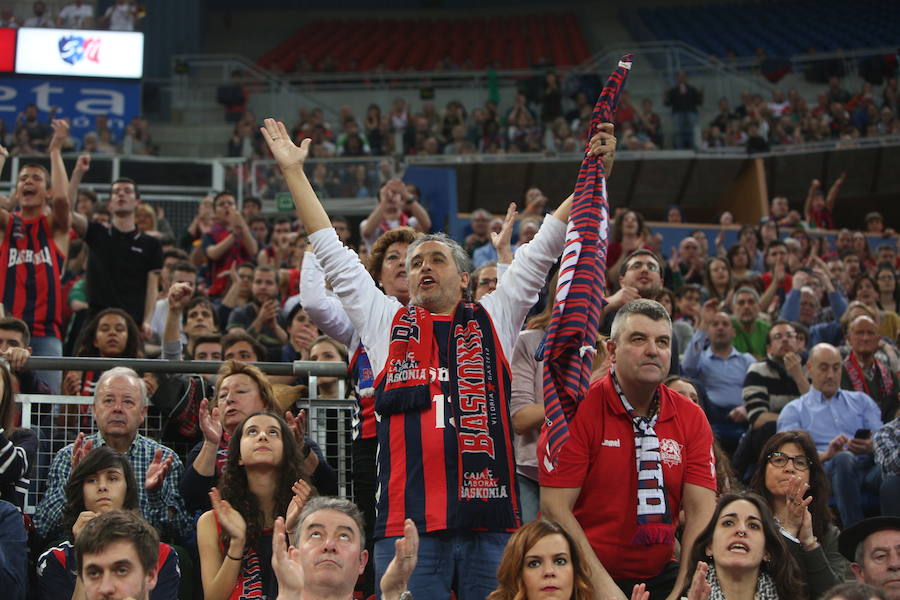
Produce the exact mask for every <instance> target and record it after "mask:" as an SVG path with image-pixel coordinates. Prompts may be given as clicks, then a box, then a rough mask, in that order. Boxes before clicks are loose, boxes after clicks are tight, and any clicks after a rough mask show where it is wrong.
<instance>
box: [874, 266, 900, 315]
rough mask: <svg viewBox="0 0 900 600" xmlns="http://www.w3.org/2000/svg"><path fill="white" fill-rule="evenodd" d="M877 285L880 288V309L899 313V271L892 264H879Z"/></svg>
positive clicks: (876, 268) (877, 267)
mask: <svg viewBox="0 0 900 600" xmlns="http://www.w3.org/2000/svg"><path fill="white" fill-rule="evenodd" d="M875 283H876V284H877V286H878V288H877V289H878V308H879V309H881V310H886V311H890V312H894V313H895V312H897V308H898V307H900V286H898V285H897V271H896V269H894V266H893V265H892V264H891V263H886V262H881V263H878V265H877V266H876V267H875Z"/></svg>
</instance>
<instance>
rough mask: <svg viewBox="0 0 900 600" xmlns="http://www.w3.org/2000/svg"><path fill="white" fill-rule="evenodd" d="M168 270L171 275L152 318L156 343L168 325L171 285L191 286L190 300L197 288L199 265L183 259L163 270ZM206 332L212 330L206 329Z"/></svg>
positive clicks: (188, 295) (151, 323)
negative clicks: (196, 265)
mask: <svg viewBox="0 0 900 600" xmlns="http://www.w3.org/2000/svg"><path fill="white" fill-rule="evenodd" d="M176 260H177V259H176ZM166 271H168V273H169V275H167V276H166V277H165V279H166V282H165V283H164V284H163V288H164V289H163V290H162V292H163V293H162V298H160V299H159V300H157V301H156V307H155V308H154V310H153V317H152V318H151V319H150V329H151V331H152V332H153V338H152V339H153V340H155V342H154V343H159V342H160V340H162V339H163V330H164V329H165V327H166V318H167V315H168V313H169V302H168V300H167V297H168V295H169V290H170V289H171V287H172V286H173V285H174V284H176V283H183V284H186V285H187V286H188V287H189V288H190V292H189V293H188V294H187V299H188V300H190V297H191V296H192V295H193V294H194V290H196V289H197V267H195V266H194V265H192V264H191V263H189V262H188V261H186V260H181V261H178V262H172V263H170V265H169V266H167V267H164V268H163V272H164V273H165V272H166ZM179 316H180V315H179ZM179 323H180V321H179ZM178 330H179V333H180V332H181V327H180V326H179V327H178ZM205 333H212V332H211V331H206V332H205ZM183 341H187V338H183Z"/></svg>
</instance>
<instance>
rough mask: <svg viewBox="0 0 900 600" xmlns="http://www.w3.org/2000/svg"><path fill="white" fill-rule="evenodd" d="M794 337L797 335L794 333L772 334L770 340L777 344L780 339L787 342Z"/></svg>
mask: <svg viewBox="0 0 900 600" xmlns="http://www.w3.org/2000/svg"><path fill="white" fill-rule="evenodd" d="M795 337H797V334H796V333H794V332H791V333H773V334H772V339H773V340H775V341H776V342H778V341H780V340H782V339H784V338H787V339H789V340H792V339H794V338H795Z"/></svg>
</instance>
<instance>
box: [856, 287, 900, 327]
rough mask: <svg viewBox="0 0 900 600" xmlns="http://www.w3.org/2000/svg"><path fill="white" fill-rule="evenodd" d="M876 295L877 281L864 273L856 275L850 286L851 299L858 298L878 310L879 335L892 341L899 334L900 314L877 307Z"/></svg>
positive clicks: (877, 294) (877, 293)
mask: <svg viewBox="0 0 900 600" xmlns="http://www.w3.org/2000/svg"><path fill="white" fill-rule="evenodd" d="M878 297H879V292H878V282H876V281H875V279H873V278H872V277H870V276H869V275H866V274H862V275H860V276H859V277H857V278H856V281H854V282H853V287H851V288H850V294H849V298H850V299H851V300H858V301H860V302H862V303H863V304H865V305H866V306H868V307H869V308H871V309H872V310H875V311H877V312H878V324H879V326H878V333H879V335H881V336H884V337H886V338H887V339H889V340H891V341H894V340H896V339H897V336H898V334H900V316H898V315H897V313H895V312H891V311H886V310H881V309H880V308H879V307H878Z"/></svg>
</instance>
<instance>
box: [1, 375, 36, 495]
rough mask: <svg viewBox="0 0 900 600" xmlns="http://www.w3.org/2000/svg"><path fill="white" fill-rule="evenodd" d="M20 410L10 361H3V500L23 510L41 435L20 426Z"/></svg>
mask: <svg viewBox="0 0 900 600" xmlns="http://www.w3.org/2000/svg"><path fill="white" fill-rule="evenodd" d="M18 412H19V411H18V408H17V407H16V391H15V386H14V385H13V377H12V373H11V372H10V370H9V366H8V365H7V364H6V363H3V364H0V500H6V501H7V502H9V503H10V504H12V505H14V506H15V507H16V508H18V509H19V510H20V511H22V510H24V509H25V497H26V495H27V494H28V485H29V483H30V480H29V479H28V476H29V474H30V473H31V471H32V466H33V465H34V462H35V459H36V458H37V449H38V439H37V434H36V433H35V432H34V431H32V430H31V429H28V428H27V427H16V419H17V417H18Z"/></svg>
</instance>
